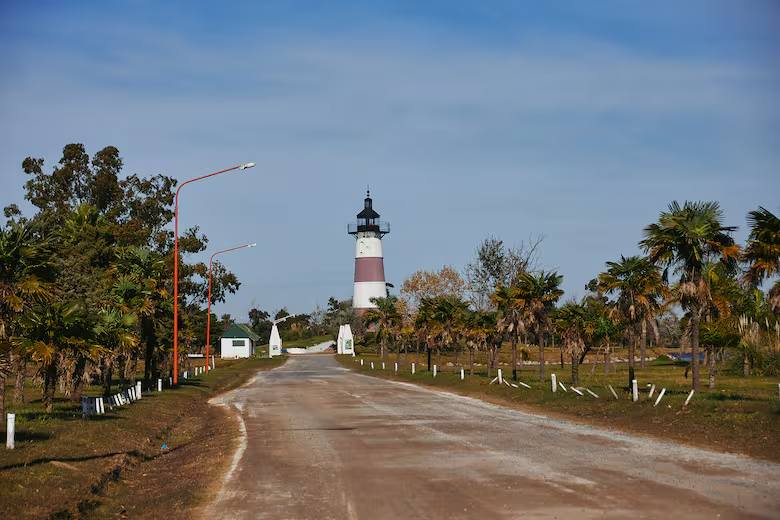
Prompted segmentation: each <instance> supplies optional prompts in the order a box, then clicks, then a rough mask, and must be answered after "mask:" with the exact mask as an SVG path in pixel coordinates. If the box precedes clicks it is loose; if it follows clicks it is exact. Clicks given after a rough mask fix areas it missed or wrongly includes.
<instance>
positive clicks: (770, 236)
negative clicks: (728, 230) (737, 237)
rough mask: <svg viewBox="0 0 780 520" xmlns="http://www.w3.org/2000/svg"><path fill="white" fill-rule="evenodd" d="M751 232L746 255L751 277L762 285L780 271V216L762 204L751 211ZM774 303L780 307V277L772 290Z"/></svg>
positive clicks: (748, 275)
mask: <svg viewBox="0 0 780 520" xmlns="http://www.w3.org/2000/svg"><path fill="white" fill-rule="evenodd" d="M748 224H749V225H750V236H748V240H747V245H746V247H745V253H744V259H745V261H746V262H748V270H747V273H746V278H747V280H748V281H749V282H750V283H751V284H753V285H756V286H757V285H759V284H761V282H763V281H764V280H765V279H767V278H769V277H772V276H776V275H778V274H780V218H778V217H777V216H775V214H774V213H772V212H771V211H769V210H768V209H766V208H763V207H761V206H759V207H758V209H757V210H754V211H751V212H750V213H748ZM769 297H770V303H771V304H772V307H773V308H774V309H775V310H780V280H777V281H775V284H774V286H773V287H772V288H771V289H770V291H769Z"/></svg>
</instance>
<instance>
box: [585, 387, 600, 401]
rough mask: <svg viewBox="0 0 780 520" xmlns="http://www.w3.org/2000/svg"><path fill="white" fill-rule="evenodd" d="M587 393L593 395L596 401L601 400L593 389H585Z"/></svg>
mask: <svg viewBox="0 0 780 520" xmlns="http://www.w3.org/2000/svg"><path fill="white" fill-rule="evenodd" d="M585 391H586V392H588V393H589V394H590V395H592V396H593V397H595V398H596V399H598V398H599V396H598V394H596V393H595V392H593V391H591V389H590V388H586V389H585Z"/></svg>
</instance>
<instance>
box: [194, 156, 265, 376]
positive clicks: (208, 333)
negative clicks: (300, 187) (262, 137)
mask: <svg viewBox="0 0 780 520" xmlns="http://www.w3.org/2000/svg"><path fill="white" fill-rule="evenodd" d="M249 164H254V163H249ZM250 168H251V166H250ZM256 245H257V243H256V242H252V243H251V244H242V245H240V246H236V247H229V248H227V249H223V250H222V251H217V252H216V253H214V254H212V255H211V258H209V292H208V301H207V305H208V306H207V308H206V373H207V374H208V373H209V347H210V346H211V278H212V270H213V267H214V257H215V256H217V255H221V254H222V253H229V252H230V251H236V250H237V249H244V248H247V247H255V246H256Z"/></svg>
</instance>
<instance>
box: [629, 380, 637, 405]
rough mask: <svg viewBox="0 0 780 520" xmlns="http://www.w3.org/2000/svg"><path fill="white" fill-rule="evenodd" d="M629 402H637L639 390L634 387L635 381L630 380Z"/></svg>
mask: <svg viewBox="0 0 780 520" xmlns="http://www.w3.org/2000/svg"><path fill="white" fill-rule="evenodd" d="M631 400H632V401H634V402H637V401H639V388H637V386H636V379H632V380H631Z"/></svg>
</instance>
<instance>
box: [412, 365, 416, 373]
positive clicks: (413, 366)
mask: <svg viewBox="0 0 780 520" xmlns="http://www.w3.org/2000/svg"><path fill="white" fill-rule="evenodd" d="M416 365H417V363H412V375H414V369H415V367H416Z"/></svg>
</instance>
